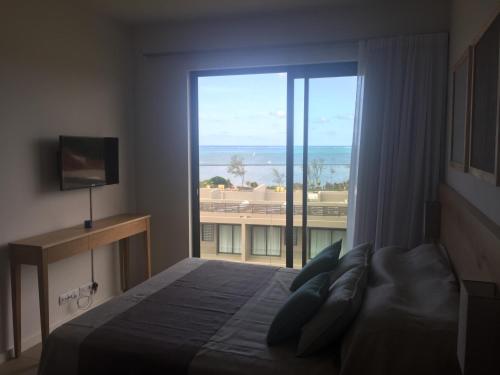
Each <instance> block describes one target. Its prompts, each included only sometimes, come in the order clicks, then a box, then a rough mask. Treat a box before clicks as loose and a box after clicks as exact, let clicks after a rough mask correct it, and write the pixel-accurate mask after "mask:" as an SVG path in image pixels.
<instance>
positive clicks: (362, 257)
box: [330, 243, 373, 284]
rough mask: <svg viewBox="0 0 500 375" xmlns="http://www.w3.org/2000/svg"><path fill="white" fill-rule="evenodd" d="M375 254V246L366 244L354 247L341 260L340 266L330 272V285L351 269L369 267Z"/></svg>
mask: <svg viewBox="0 0 500 375" xmlns="http://www.w3.org/2000/svg"><path fill="white" fill-rule="evenodd" d="M372 253H373V245H372V244H371V243H364V244H361V245H358V246H356V247H354V248H353V249H352V250H350V251H348V252H347V253H346V254H345V255H344V256H343V257H342V258H340V259H339V264H338V265H337V266H336V267H335V268H334V269H333V271H332V272H330V284H333V283H334V282H335V281H337V279H338V278H339V277H340V276H342V275H343V274H344V273H346V272H347V271H349V270H350V269H352V268H354V267H357V266H368V265H369V264H370V259H371V256H372Z"/></svg>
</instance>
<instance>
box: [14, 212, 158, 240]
mask: <svg viewBox="0 0 500 375" xmlns="http://www.w3.org/2000/svg"><path fill="white" fill-rule="evenodd" d="M150 216H151V215H141V214H120V215H115V216H111V217H107V218H105V219H100V220H94V222H93V226H92V228H88V229H87V228H84V226H83V223H82V224H80V225H76V226H73V227H69V228H65V229H60V230H56V231H54V232H50V233H45V234H42V235H38V236H33V237H29V238H25V239H23V240H19V241H15V242H11V243H10V244H9V245H10V246H12V247H15V246H24V247H25V246H30V247H37V248H40V249H45V248H50V247H54V246H56V245H59V244H62V243H65V242H68V241H71V240H76V239H78V238H82V237H85V236H88V235H89V234H93V233H98V232H101V231H103V230H109V229H110V228H111V227H113V226H118V225H122V224H125V223H130V222H134V221H137V220H143V219H146V218H149V217H150Z"/></svg>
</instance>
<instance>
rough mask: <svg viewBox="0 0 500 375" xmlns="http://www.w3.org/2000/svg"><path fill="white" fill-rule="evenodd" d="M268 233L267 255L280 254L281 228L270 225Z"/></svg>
mask: <svg viewBox="0 0 500 375" xmlns="http://www.w3.org/2000/svg"><path fill="white" fill-rule="evenodd" d="M267 233H268V235H267V255H276V256H277V255H280V246H281V228H280V227H268V232H267Z"/></svg>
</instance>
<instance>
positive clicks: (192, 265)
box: [39, 258, 338, 375]
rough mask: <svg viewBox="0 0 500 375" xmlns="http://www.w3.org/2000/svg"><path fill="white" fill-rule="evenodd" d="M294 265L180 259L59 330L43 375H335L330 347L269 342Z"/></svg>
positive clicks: (51, 340)
mask: <svg viewBox="0 0 500 375" xmlns="http://www.w3.org/2000/svg"><path fill="white" fill-rule="evenodd" d="M296 273H297V271H296V270H293V269H286V268H276V267H269V266H257V265H248V264H238V263H232V262H220V261H207V260H201V259H196V258H190V259H185V260H183V261H181V262H180V263H178V264H176V265H174V266H172V267H171V268H169V269H167V270H165V271H164V272H162V273H160V274H158V275H156V276H155V277H153V278H151V279H150V280H148V281H146V282H144V283H142V284H140V285H139V286H137V287H135V288H133V289H131V290H129V291H128V292H126V293H124V294H123V295H121V296H119V297H117V298H115V299H113V300H112V301H110V302H108V303H106V304H103V305H101V306H98V307H96V308H95V309H93V310H91V311H89V312H87V313H85V314H83V315H82V316H80V317H78V318H76V319H74V320H72V321H71V322H69V323H67V324H65V325H63V326H61V327H59V328H58V329H56V330H55V331H54V332H53V333H52V334H51V335H50V336H49V338H48V340H47V343H46V345H45V346H44V349H43V353H42V358H41V362H40V367H39V373H40V374H42V375H49V374H50V375H58V374H65V375H72V374H75V375H76V374H79V375H86V374H112V373H120V374H122V373H125V374H160V373H161V374H164V373H175V374H199V375H202V374H255V373H258V374H276V373H287V374H306V373H307V374H308V375H314V374H332V375H336V374H338V365H337V363H338V362H337V360H336V356H335V352H334V350H333V349H332V350H326V351H324V352H323V353H321V354H319V355H316V356H312V357H308V358H298V357H296V356H295V350H296V344H297V343H296V341H294V340H291V341H289V342H287V343H285V344H283V345H279V346H276V347H268V346H267V344H266V340H265V337H266V334H267V330H268V328H269V325H270V323H271V321H272V319H273V317H274V315H275V314H276V312H277V311H278V309H279V308H280V307H281V306H282V305H283V303H284V302H285V300H286V299H287V298H288V296H289V294H290V291H289V285H290V284H291V282H292V280H293V278H294V277H295V275H296Z"/></svg>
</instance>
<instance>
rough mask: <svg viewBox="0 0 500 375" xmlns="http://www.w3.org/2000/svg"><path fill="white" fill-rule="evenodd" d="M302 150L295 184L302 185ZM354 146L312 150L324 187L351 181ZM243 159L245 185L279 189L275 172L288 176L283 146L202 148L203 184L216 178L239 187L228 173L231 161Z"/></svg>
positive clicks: (298, 150)
mask: <svg viewBox="0 0 500 375" xmlns="http://www.w3.org/2000/svg"><path fill="white" fill-rule="evenodd" d="M302 148H303V147H302V146H294V150H296V152H294V181H295V182H301V181H302V174H303V171H302V169H303V168H302ZM351 149H352V147H351V146H309V147H308V158H309V161H312V160H318V161H320V162H321V164H322V166H323V169H322V172H321V176H320V179H321V183H322V184H325V183H339V182H345V181H347V180H348V179H349V171H350V162H351ZM233 155H238V156H239V157H241V158H242V159H243V165H244V166H245V170H246V174H245V181H249V182H257V183H258V184H266V185H276V181H275V178H274V176H275V172H274V171H273V170H274V169H276V170H277V171H278V172H279V173H281V174H285V172H286V146H284V145H282V146H280V145H262V146H261V145H241V146H240V145H200V146H199V162H200V181H203V180H207V179H209V178H212V177H215V176H221V177H224V178H228V179H230V180H231V181H232V182H233V183H239V179H240V178H238V177H235V176H232V175H230V174H229V173H228V172H227V166H228V165H229V163H230V160H231V157H232V156H233Z"/></svg>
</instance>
